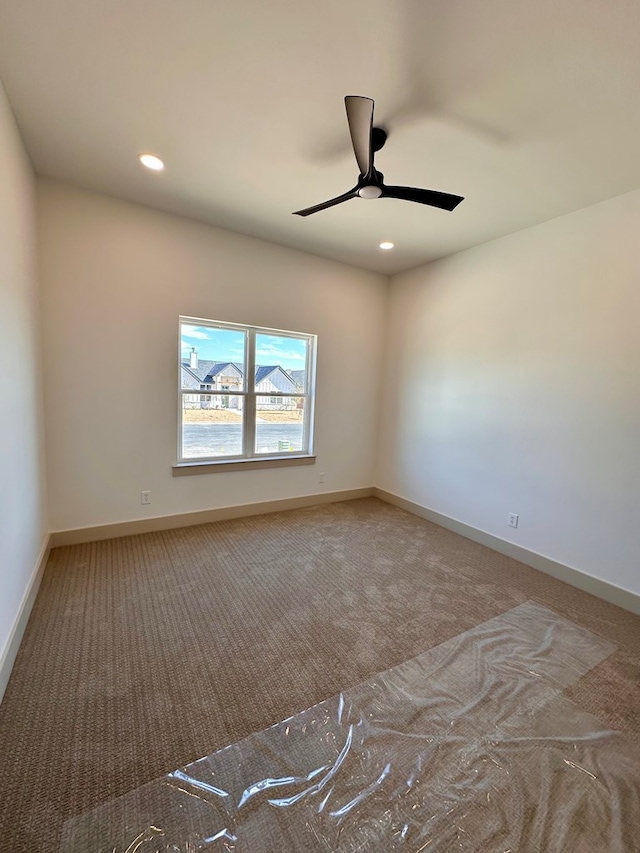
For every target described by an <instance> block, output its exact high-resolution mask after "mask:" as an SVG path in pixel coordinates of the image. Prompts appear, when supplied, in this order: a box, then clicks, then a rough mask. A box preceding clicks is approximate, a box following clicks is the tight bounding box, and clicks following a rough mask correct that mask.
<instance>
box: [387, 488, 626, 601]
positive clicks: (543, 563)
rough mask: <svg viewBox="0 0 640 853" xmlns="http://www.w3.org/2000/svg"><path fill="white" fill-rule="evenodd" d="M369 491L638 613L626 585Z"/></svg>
mask: <svg viewBox="0 0 640 853" xmlns="http://www.w3.org/2000/svg"><path fill="white" fill-rule="evenodd" d="M373 495H374V497H376V498H380V500H383V501H386V502H387V503H390V504H393V505H394V506H398V507H400V508H401V509H405V510H407V512H410V513H412V514H413V515H417V516H419V517H420V518H425V519H426V520H427V521H432V522H433V523H434V524H437V525H439V526H440V527H445V528H446V529H447V530H452V531H453V532H454V533H459V534H460V535H461V536H464V537H465V538H466V539H471V540H472V541H473V542H478V543H479V544H480V545H486V546H487V548H491V549H492V550H493V551H497V552H498V553H499V554H504V555H505V556H506V557H512V558H513V559H514V560H519V561H520V562H521V563H524V564H525V565H526V566H531V568H533V569H538V571H540V572H544V573H545V574H547V575H551V576H552V577H554V578H557V579H558V580H561V581H564V582H565V583H568V584H570V585H571V586H575V587H577V588H578V589H581V590H583V591H584V592H588V593H590V594H591V595H595V596H597V597H598V598H602V599H604V600H605V601H609V602H610V603H611V604H617V605H618V607H623V608H624V609H625V610H630V611H631V612H632V613H638V614H640V595H637V594H636V593H634V592H631V591H630V590H628V589H623V588H622V587H619V586H615V584H612V583H608V582H607V581H603V580H600V578H594V577H593V576H592V575H587V574H585V573H584V572H581V571H580V570H579V569H574V568H572V567H571V566H567V565H565V564H564V563H558V562H557V561H556V560H552V559H551V558H549V557H545V556H543V555H542V554H537V553H536V552H535V551H529V550H528V549H527V548H523V547H522V546H520V545H514V543H513V542H507V541H506V539H500V537H499V536H494V535H493V534H492V533H487V532H486V530H479V529H478V528H476V527H472V526H471V525H470V524H465V523H464V522H463V521H458V520H457V519H455V518H450V517H449V516H448V515H442V513H439V512H436V511H435V510H433V509H428V508H427V507H424V506H422V505H421V504H417V503H414V502H413V501H410V500H407V499H406V498H401V497H400V496H399V495H394V494H393V493H392V492H387V491H385V490H384V489H379V488H377V487H375V488H374V489H373Z"/></svg>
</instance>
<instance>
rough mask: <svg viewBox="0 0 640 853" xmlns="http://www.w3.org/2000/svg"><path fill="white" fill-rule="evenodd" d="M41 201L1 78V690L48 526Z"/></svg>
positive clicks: (0, 692)
mask: <svg viewBox="0 0 640 853" xmlns="http://www.w3.org/2000/svg"><path fill="white" fill-rule="evenodd" d="M34 201H35V199H34V176H33V172H32V169H31V164H30V163H29V160H28V158H27V155H26V153H25V151H24V148H23V146H22V142H21V140H20V137H19V134H18V131H17V128H16V125H15V122H14V120H13V115H12V113H11V109H10V107H9V104H8V103H7V100H6V98H5V94H4V90H3V89H2V86H1V84H0V696H1V695H2V692H3V690H4V686H5V685H4V679H5V675H6V676H8V672H9V670H10V667H11V661H8V660H7V655H9V654H10V653H11V652H10V648H9V640H10V639H11V636H12V634H13V632H14V629H15V628H16V620H17V619H18V617H19V615H20V613H21V611H22V609H23V602H24V600H25V597H26V595H27V592H28V589H29V585H30V581H31V580H32V578H33V575H34V571H35V569H36V567H37V563H38V557H39V554H40V552H41V549H42V547H43V544H44V540H45V536H46V530H47V522H46V508H45V507H46V495H45V483H44V460H43V455H42V454H43V442H42V407H41V392H40V372H41V367H40V343H39V320H38V292H37V280H36V243H35V230H34V218H35V216H34V214H35V204H34Z"/></svg>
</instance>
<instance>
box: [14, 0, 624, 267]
mask: <svg viewBox="0 0 640 853" xmlns="http://www.w3.org/2000/svg"><path fill="white" fill-rule="evenodd" d="M0 77H1V78H2V80H3V82H4V85H5V88H6V90H7V94H8V97H9V100H10V102H11V104H12V107H13V109H14V111H15V113H16V117H17V120H18V123H19V126H20V128H21V131H22V134H23V136H24V140H25V142H26V145H27V148H28V150H29V152H30V155H31V157H32V159H33V163H34V165H35V168H36V171H37V172H38V173H40V174H42V175H48V176H52V177H56V178H60V179H62V180H65V181H70V182H72V183H74V184H77V185H80V186H83V187H88V188H90V189H94V190H98V191H101V192H105V193H109V194H112V195H116V196H120V197H122V198H127V199H131V200H134V201H138V202H142V203H144V204H148V205H151V206H153V207H157V208H160V209H162V210H167V211H171V212H175V213H179V214H183V215H186V216H190V217H194V218H196V219H199V220H202V221H205V222H209V223H212V224H214V225H219V226H222V227H224V228H229V229H231V230H234V231H239V232H241V233H244V234H250V235H253V236H256V237H261V238H264V239H266V240H271V241H274V242H277V243H281V244H283V245H286V246H292V247H294V248H298V249H302V250H304V251H308V252H313V253H315V254H318V255H322V256H325V257H329V258H335V259H336V260H339V261H345V262H347V263H351V264H355V265H357V266H361V267H364V268H366V269H372V270H378V271H380V272H384V273H388V274H390V273H395V272H398V271H400V270H404V269H408V268H410V267H413V266H417V265H418V264H421V263H425V262H427V261H430V260H433V259H435V258H438V257H442V256H444V255H447V254H450V253H452V252H456V251H459V250H460V249H464V248H467V247H469V246H472V245H476V244H478V243H482V242H484V241H486V240H490V239H493V238H495V237H497V236H500V235H503V234H506V233H509V232H513V231H517V230H519V229H521V228H526V227H527V226H530V225H534V224H536V223H539V222H542V221H545V220H547V219H550V218H552V217H554V216H559V215H561V214H564V213H568V212H570V211H572V210H576V209H578V208H580V207H584V206H586V205H589V204H593V203H595V202H597V201H600V200H602V199H605V198H609V197H611V196H614V195H618V194H620V193H623V192H626V191H629V190H632V189H635V188H637V187H639V186H640V109H639V102H638V92H639V82H640V3H638V2H637V0H609V2H604V0H528V1H527V0H483V2H482V3H479V2H478V0H322V2H318V0H268V2H258V0H253V2H246V1H245V2H243V0H179V2H178V0H19V2H16V0H0ZM346 94H356V95H366V96H369V97H372V98H374V100H375V102H376V113H375V118H376V122H375V123H378V124H382V125H384V126H386V127H387V129H388V131H389V139H388V141H387V145H386V147H385V148H384V149H383V150H382V151H381V152H380V153H379V154H378V155H377V157H376V166H377V167H378V169H379V170H380V171H382V172H383V173H384V174H385V178H386V180H387V182H388V183H392V184H408V185H412V186H419V187H427V188H431V189H437V190H443V191H445V192H452V193H457V194H460V195H464V196H466V200H465V201H464V202H463V203H462V204H461V205H460V206H459V207H458V208H457V209H456V210H455V211H454V212H453V213H448V212H445V211H440V210H435V209H432V208H427V207H424V206H422V205H418V204H411V203H408V202H402V201H396V200H392V199H380V200H376V201H366V200H363V199H354V200H353V201H350V202H348V203H346V204H343V205H340V206H338V207H335V208H332V209H329V210H326V211H323V212H321V213H318V214H316V215H314V216H310V217H308V218H306V219H303V218H300V217H297V216H292V215H291V212H292V211H294V210H297V209H299V208H302V207H307V206H309V205H312V204H316V203H318V202H321V201H324V200H326V199H328V198H331V197H333V196H335V195H339V194H340V193H342V192H344V191H346V190H347V189H349V188H351V187H352V186H353V185H354V184H355V182H356V178H357V172H358V169H357V166H356V163H355V160H354V157H353V153H352V151H351V148H350V141H349V132H348V128H347V123H346V118H345V112H344V104H343V97H344V95H346ZM140 151H153V152H155V153H157V154H159V155H160V156H162V157H163V158H164V159H165V161H166V164H167V168H166V171H165V172H163V173H161V174H154V173H151V172H147V171H146V170H144V169H143V168H142V167H141V166H140V165H139V164H138V162H137V160H136V155H137V154H138V152H140ZM381 240H393V241H394V242H395V243H396V245H397V248H396V249H395V250H393V251H392V252H386V253H385V252H382V251H381V250H379V249H378V248H377V246H378V243H379V242H380V241H381Z"/></svg>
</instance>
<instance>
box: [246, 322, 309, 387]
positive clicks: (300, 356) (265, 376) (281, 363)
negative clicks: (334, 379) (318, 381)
mask: <svg viewBox="0 0 640 853" xmlns="http://www.w3.org/2000/svg"><path fill="white" fill-rule="evenodd" d="M306 376H307V338H295V337H290V336H288V335H264V334H259V333H258V334H256V377H255V390H256V391H257V392H258V393H261V394H262V393H263V394H268V393H269V392H270V391H276V392H278V391H279V392H282V393H285V394H286V393H289V392H290V393H292V394H300V393H302V392H304V391H305V390H306V387H305V382H306Z"/></svg>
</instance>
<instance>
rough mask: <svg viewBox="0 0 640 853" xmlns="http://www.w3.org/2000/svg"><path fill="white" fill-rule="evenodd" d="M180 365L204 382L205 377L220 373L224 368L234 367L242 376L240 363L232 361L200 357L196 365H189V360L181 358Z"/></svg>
mask: <svg viewBox="0 0 640 853" xmlns="http://www.w3.org/2000/svg"><path fill="white" fill-rule="evenodd" d="M182 366H183V368H184V369H185V370H187V371H188V372H189V373H191V374H192V375H193V376H194V377H195V378H196V379H197V380H198V381H199V382H202V383H204V382H206V381H207V379H209V378H212V377H214V376H217V375H218V374H219V373H222V372H223V371H224V370H225V368H229V367H235V369H236V370H237V371H238V373H239V374H240V376H242V373H243V370H242V365H241V364H237V363H235V362H233V361H207V359H202V360H199V361H198V366H197V367H190V366H189V360H188V359H183V360H182Z"/></svg>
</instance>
